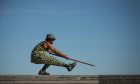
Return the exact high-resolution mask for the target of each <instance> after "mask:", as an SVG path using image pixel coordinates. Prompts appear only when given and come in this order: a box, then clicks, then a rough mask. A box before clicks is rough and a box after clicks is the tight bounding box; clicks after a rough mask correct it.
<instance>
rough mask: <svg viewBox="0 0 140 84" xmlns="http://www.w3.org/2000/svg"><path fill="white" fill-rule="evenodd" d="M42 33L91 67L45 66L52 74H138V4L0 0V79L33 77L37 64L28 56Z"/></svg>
mask: <svg viewBox="0 0 140 84" xmlns="http://www.w3.org/2000/svg"><path fill="white" fill-rule="evenodd" d="M48 33H53V34H54V35H55V36H56V38H57V40H56V41H55V44H54V45H55V47H56V48H57V49H59V50H60V51H62V52H63V53H65V54H67V55H69V56H70V57H71V58H75V59H79V60H82V61H86V62H89V63H92V64H95V65H96V67H90V66H87V65H84V64H80V63H78V64H77V66H76V67H75V68H74V70H73V71H72V72H67V70H66V69H65V68H63V67H56V66H51V67H49V68H48V72H50V73H51V74H52V75H61V74H64V75H65V74H70V75H73V74H75V75H98V74H140V66H139V64H140V1H139V0H0V46H1V47H0V74H37V72H38V71H39V69H41V68H42V66H43V65H41V64H40V65H37V64H32V63H31V62H30V54H31V51H32V49H33V48H34V46H35V45H36V44H37V43H39V42H40V41H43V40H44V39H45V36H46V34H48ZM57 58H58V59H60V60H62V61H64V62H65V63H71V62H72V61H70V60H65V59H63V58H59V57H57Z"/></svg>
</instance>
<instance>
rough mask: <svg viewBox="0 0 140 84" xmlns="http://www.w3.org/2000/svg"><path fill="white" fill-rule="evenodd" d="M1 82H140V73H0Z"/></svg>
mask: <svg viewBox="0 0 140 84" xmlns="http://www.w3.org/2000/svg"><path fill="white" fill-rule="evenodd" d="M0 84H140V75H49V76H43V75H0Z"/></svg>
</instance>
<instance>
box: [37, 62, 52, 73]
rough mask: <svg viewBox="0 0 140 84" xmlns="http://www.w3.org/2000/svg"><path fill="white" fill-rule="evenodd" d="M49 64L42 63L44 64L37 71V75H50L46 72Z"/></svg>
mask: <svg viewBox="0 0 140 84" xmlns="http://www.w3.org/2000/svg"><path fill="white" fill-rule="evenodd" d="M49 66H50V65H48V64H44V66H43V67H42V69H41V70H40V71H39V72H38V74H39V75H50V74H49V73H47V72H46V69H47V68H48V67H49Z"/></svg>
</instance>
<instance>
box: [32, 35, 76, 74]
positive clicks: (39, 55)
mask: <svg viewBox="0 0 140 84" xmlns="http://www.w3.org/2000/svg"><path fill="white" fill-rule="evenodd" d="M54 40H56V38H55V37H54V35H53V34H47V36H46V39H45V41H42V42H40V43H39V44H37V45H36V46H35V47H34V49H33V51H32V53H31V62H32V63H35V64H44V66H43V67H42V69H41V70H40V71H39V72H38V74H39V75H49V73H47V72H46V69H47V68H48V67H49V66H50V65H55V66H61V67H65V68H66V69H67V70H68V71H72V69H73V68H74V67H75V65H76V62H73V63H72V64H65V63H63V62H62V61H60V60H58V59H56V58H55V57H54V56H51V55H49V54H53V55H57V56H60V57H63V58H65V59H69V57H68V56H67V55H65V54H63V53H61V52H60V51H59V50H57V49H56V48H54V47H53V42H54Z"/></svg>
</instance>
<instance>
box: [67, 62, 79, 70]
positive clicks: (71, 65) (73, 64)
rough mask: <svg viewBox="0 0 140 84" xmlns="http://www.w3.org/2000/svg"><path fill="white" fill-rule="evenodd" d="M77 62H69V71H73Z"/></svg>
mask: <svg viewBox="0 0 140 84" xmlns="http://www.w3.org/2000/svg"><path fill="white" fill-rule="evenodd" d="M76 63H77V62H73V63H72V64H68V66H67V67H66V68H67V70H68V71H72V69H73V68H74V67H75V65H76Z"/></svg>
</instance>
